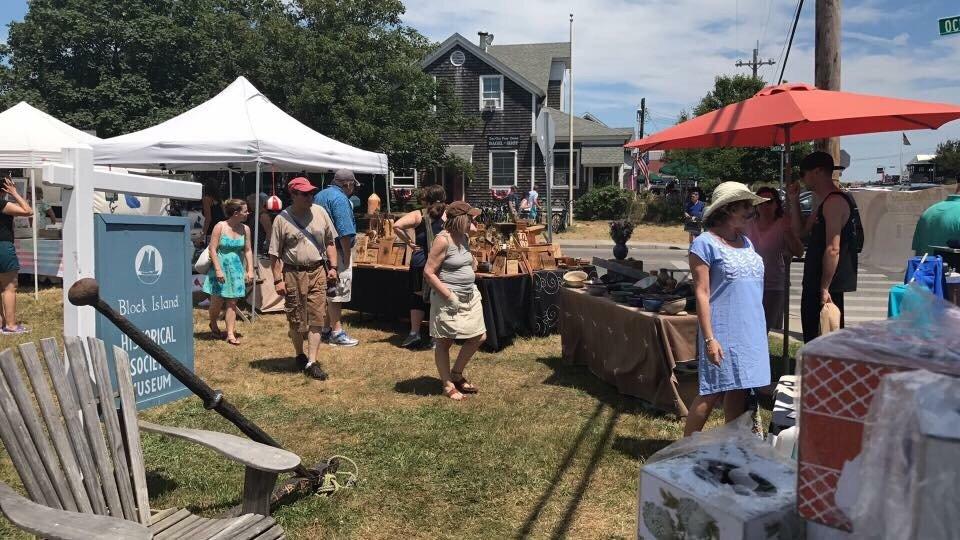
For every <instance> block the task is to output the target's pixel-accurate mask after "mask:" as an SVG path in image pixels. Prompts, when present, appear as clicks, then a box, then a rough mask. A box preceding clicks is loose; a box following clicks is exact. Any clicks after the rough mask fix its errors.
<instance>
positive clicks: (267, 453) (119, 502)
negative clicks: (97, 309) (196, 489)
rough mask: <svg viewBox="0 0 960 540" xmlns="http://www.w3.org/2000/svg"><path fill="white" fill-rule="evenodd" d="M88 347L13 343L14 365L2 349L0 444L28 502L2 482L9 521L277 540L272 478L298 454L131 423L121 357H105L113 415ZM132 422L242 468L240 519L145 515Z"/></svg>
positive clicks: (66, 529) (69, 535)
mask: <svg viewBox="0 0 960 540" xmlns="http://www.w3.org/2000/svg"><path fill="white" fill-rule="evenodd" d="M86 345H87V347H84V340H81V339H80V338H66V350H67V354H66V358H65V359H61V357H60V354H59V352H58V347H57V343H56V341H55V340H54V339H44V340H41V341H40V347H41V349H42V351H43V358H44V361H43V362H41V360H40V355H39V354H38V351H37V348H36V345H34V344H33V343H27V344H24V345H21V346H20V347H19V349H20V356H21V358H22V360H23V363H22V366H21V365H20V364H19V363H18V362H17V359H16V357H15V355H14V354H13V352H12V351H11V350H10V349H6V350H4V351H2V352H0V371H2V376H0V438H2V440H3V444H4V446H5V447H6V450H7V453H8V454H9V455H10V459H11V460H12V461H13V465H14V467H15V468H16V470H17V473H18V474H19V475H20V480H21V481H22V482H23V485H24V487H25V488H26V490H27V494H28V495H29V497H30V499H31V500H27V499H26V498H24V497H22V496H20V495H19V494H17V492H15V491H14V490H13V489H11V488H10V487H9V486H6V485H4V484H2V483H0V510H2V512H3V514H4V515H5V516H6V517H7V519H9V520H10V521H11V522H12V523H13V524H14V525H16V526H17V527H19V528H21V529H23V530H25V531H28V532H30V533H33V534H36V535H38V536H41V537H44V538H62V539H88V538H123V539H137V538H157V539H161V538H196V539H214V538H216V539H221V538H223V539H226V538H244V539H258V540H272V539H276V538H283V530H282V529H281V527H280V526H279V525H277V524H276V522H275V521H274V519H273V518H272V517H270V516H269V513H270V507H269V502H270V501H269V499H270V495H271V491H272V490H273V487H274V483H275V482H276V478H277V475H278V474H279V473H281V472H286V471H290V470H292V469H294V468H295V467H297V466H298V465H299V464H300V458H299V457H297V456H296V455H295V454H292V453H290V452H287V451H286V450H280V449H277V448H273V447H271V446H266V445H263V444H260V443H257V442H253V441H250V440H248V439H244V438H240V437H236V436H233V435H227V434H225V433H215V432H210V431H201V430H196V429H182V428H173V427H165V426H159V425H156V424H151V423H148V422H144V421H140V422H139V424H138V422H137V410H136V404H135V394H134V390H133V384H132V382H131V378H130V367H129V361H128V357H127V354H126V352H124V351H123V350H121V349H119V348H116V347H114V351H113V354H114V358H115V359H116V375H117V377H116V379H117V387H118V388H117V390H118V393H119V404H120V409H119V411H118V410H117V408H116V406H115V404H116V403H117V401H116V399H117V395H116V394H115V393H114V392H113V391H112V390H111V388H110V376H109V368H108V365H107V354H106V349H105V347H104V344H103V342H102V341H100V340H98V339H93V338H90V339H87V340H86ZM42 364H45V365H46V367H47V370H46V371H47V374H45V373H44V370H43V368H42ZM22 371H23V372H26V375H27V378H29V380H30V385H31V386H32V387H33V392H32V395H33V397H31V393H30V392H29V390H28V386H27V384H26V382H25V380H24V378H23V376H22V374H21V372H22ZM48 376H49V381H48V378H47V377H48ZM51 383H52V386H53V390H54V392H55V394H56V399H54V394H53V393H51V389H50V386H51ZM34 402H36V406H37V407H39V414H38V412H37V408H36V407H35V406H34ZM101 424H102V426H101ZM138 426H139V429H143V430H145V431H149V432H153V433H162V434H164V435H169V436H172V437H177V438H180V439H185V440H188V441H192V442H195V443H197V444H200V445H202V446H205V447H207V448H211V449H213V450H215V451H217V452H219V453H220V454H222V455H224V456H225V457H227V458H229V459H232V460H234V461H237V462H239V463H242V464H243V465H245V466H246V474H245V478H244V489H243V504H242V509H243V515H241V516H240V517H235V518H224V519H208V518H203V517H199V516H195V515H193V514H191V513H190V512H189V511H188V510H182V509H178V508H172V509H168V510H163V511H159V512H157V511H151V510H150V502H149V500H148V498H147V479H146V474H145V472H144V464H143V453H142V451H141V448H140V433H139V429H138ZM104 434H105V435H106V437H104Z"/></svg>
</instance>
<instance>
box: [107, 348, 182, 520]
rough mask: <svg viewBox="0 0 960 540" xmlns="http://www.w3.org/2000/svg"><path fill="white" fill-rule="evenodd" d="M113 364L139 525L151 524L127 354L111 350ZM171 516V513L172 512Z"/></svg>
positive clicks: (118, 350) (115, 349) (116, 349)
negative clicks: (115, 369)
mask: <svg viewBox="0 0 960 540" xmlns="http://www.w3.org/2000/svg"><path fill="white" fill-rule="evenodd" d="M113 360H114V364H115V365H116V368H117V390H119V392H120V415H121V419H122V420H123V421H122V422H121V424H122V426H123V432H124V433H123V435H124V439H125V440H126V442H127V456H128V457H129V458H130V473H131V476H132V477H133V492H134V498H135V499H136V505H137V516H138V521H139V522H140V523H142V524H144V525H149V524H150V495H149V493H148V491H147V474H146V469H145V466H144V462H143V448H142V447H141V446H140V428H139V426H138V425H137V395H136V393H135V392H134V391H133V379H132V377H131V375H130V358H129V357H128V356H127V351H125V350H123V349H121V348H120V347H116V346H114V347H113ZM171 513H172V512H171Z"/></svg>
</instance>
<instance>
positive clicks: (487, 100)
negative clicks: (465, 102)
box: [480, 75, 503, 111]
mask: <svg viewBox="0 0 960 540" xmlns="http://www.w3.org/2000/svg"><path fill="white" fill-rule="evenodd" d="M480 110H481V111H486V110H503V75H481V76H480Z"/></svg>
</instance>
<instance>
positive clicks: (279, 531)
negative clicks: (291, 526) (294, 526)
mask: <svg viewBox="0 0 960 540" xmlns="http://www.w3.org/2000/svg"><path fill="white" fill-rule="evenodd" d="M278 538H283V527H281V526H279V525H274V526H273V527H270V528H269V529H267V530H266V531H263V534H261V535H260V536H258V537H257V540H277V539H278Z"/></svg>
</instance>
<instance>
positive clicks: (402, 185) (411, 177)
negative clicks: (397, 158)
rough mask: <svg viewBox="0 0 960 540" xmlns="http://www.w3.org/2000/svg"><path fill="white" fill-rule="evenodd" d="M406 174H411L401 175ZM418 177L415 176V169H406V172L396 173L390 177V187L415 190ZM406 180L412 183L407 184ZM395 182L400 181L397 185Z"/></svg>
mask: <svg viewBox="0 0 960 540" xmlns="http://www.w3.org/2000/svg"><path fill="white" fill-rule="evenodd" d="M407 172H409V173H411V174H402V173H407ZM418 176H419V175H418V174H417V170H416V169H408V170H406V171H397V172H395V173H393V174H392V175H391V176H390V187H398V188H414V189H416V187H417V185H418V184H419V178H418ZM408 179H409V180H412V181H413V182H412V183H407V182H406V180H408ZM397 180H401V182H400V183H398V182H397Z"/></svg>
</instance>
